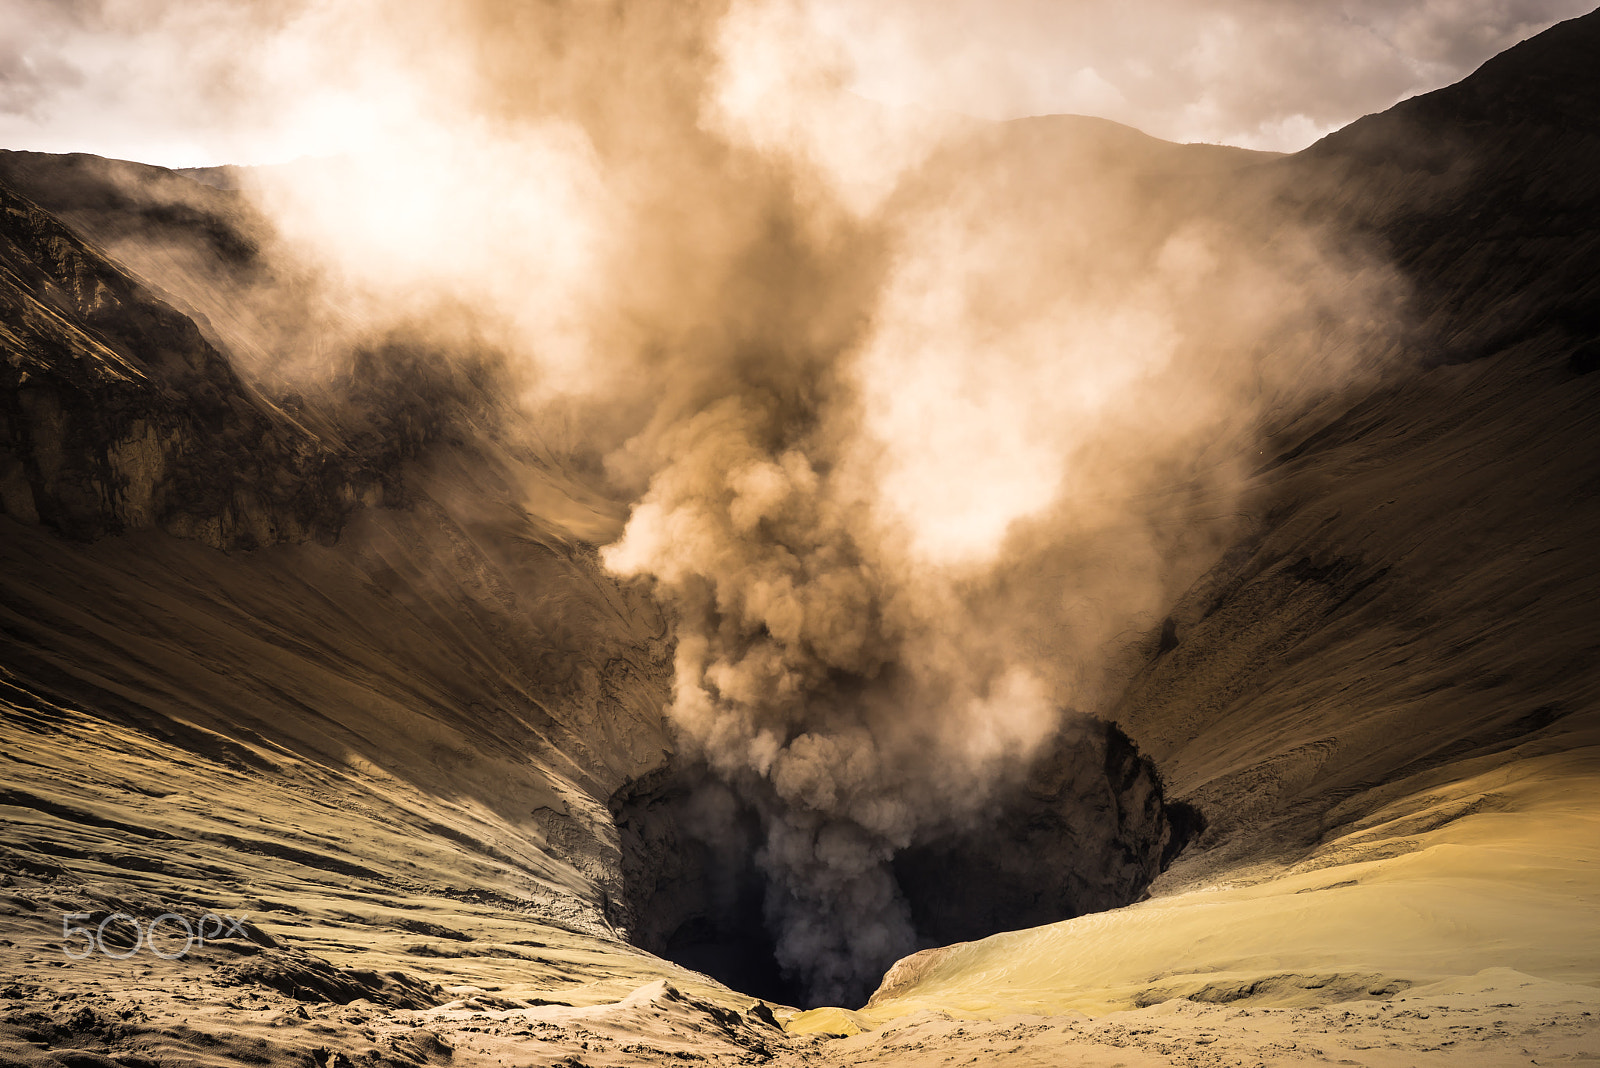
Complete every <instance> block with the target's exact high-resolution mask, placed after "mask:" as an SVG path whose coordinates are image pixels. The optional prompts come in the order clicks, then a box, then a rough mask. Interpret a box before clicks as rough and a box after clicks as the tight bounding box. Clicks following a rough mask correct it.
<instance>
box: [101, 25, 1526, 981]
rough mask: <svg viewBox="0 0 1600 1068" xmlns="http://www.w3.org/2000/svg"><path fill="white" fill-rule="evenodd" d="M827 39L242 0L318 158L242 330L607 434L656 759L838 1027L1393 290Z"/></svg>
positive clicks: (1266, 203) (226, 83)
mask: <svg viewBox="0 0 1600 1068" xmlns="http://www.w3.org/2000/svg"><path fill="white" fill-rule="evenodd" d="M128 10H129V12H130V14H128V16H127V17H129V18H135V16H134V14H132V13H131V12H132V10H133V9H128ZM204 10H206V9H201V11H202V14H196V15H195V16H193V17H194V18H195V19H196V20H198V23H197V24H204V22H205V16H204V14H203V12H204ZM815 14H816V12H815V11H814V10H811V9H802V8H799V7H793V6H786V5H781V4H768V5H741V6H738V7H735V8H733V9H732V10H729V9H728V8H727V7H726V6H725V5H722V4H711V3H703V4H675V5H671V7H670V8H669V7H667V6H665V5H661V6H657V7H647V6H643V5H631V4H607V3H579V4H570V5H565V6H560V7H557V6H551V5H542V6H539V7H532V6H527V5H520V4H511V3H503V2H488V0H479V2H475V3H458V4H451V5H445V6H437V5H431V4H423V3H411V4H392V3H386V4H381V5H380V4H376V3H362V2H357V0H349V2H344V3H337V4H308V5H302V6H298V7H277V6H271V7H269V6H267V5H262V6H260V7H257V8H252V9H251V12H250V15H249V18H250V19H252V20H254V21H249V22H245V23H241V24H240V25H241V26H248V27H249V30H248V33H247V34H246V36H248V37H249V39H250V41H251V42H252V44H251V46H250V49H249V50H248V51H247V54H246V58H247V59H248V60H249V62H246V63H244V65H243V68H242V69H243V70H244V71H246V72H248V71H249V70H251V69H252V66H251V64H252V63H260V64H263V65H265V66H266V67H268V68H271V69H272V70H274V71H277V72H278V75H279V76H278V78H277V79H276V80H272V79H269V80H267V81H265V82H263V84H264V85H265V86H267V87H268V88H272V87H281V86H282V85H283V84H284V83H285V82H286V81H287V80H289V79H287V77H286V76H284V75H283V73H282V72H283V71H285V70H288V71H293V72H295V74H296V75H297V76H298V77H300V78H302V79H303V82H302V83H301V85H300V90H301V91H299V92H298V93H297V94H296V95H295V97H294V100H295V102H296V105H295V106H300V107H306V108H310V109H311V112H310V113H308V114H309V115H310V118H309V119H308V121H315V122H331V123H335V124H338V129H339V130H340V132H345V131H348V132H349V134H350V136H349V138H348V147H349V151H348V152H345V153H342V154H340V155H338V156H334V157H329V158H327V159H323V160H320V161H315V162H309V163H301V164H296V165H292V166H285V167H277V168H266V169H262V170H260V171H257V172H253V173H250V174H248V175H246V176H245V178H244V181H245V183H246V189H247V191H248V193H249V195H250V196H251V198H252V200H253V201H254V203H255V204H257V205H258V206H259V207H260V208H261V209H262V211H263V213H264V215H265V217H266V218H267V219H269V220H270V221H271V223H272V227H271V231H270V233H269V232H268V231H263V240H266V241H268V242H269V248H270V250H271V252H272V254H273V256H274V258H275V262H276V263H277V264H278V271H277V274H278V277H279V278H280V280H283V281H284V282H285V283H286V285H285V287H284V288H272V287H270V286H265V285H264V287H263V288H262V289H261V290H260V291H259V292H257V293H255V294H253V295H252V299H254V300H257V301H258V302H259V306H260V307H261V308H262V309H267V310H264V311H263V312H262V314H261V316H260V321H261V322H262V323H265V322H266V321H268V320H269V319H273V318H274V316H275V315H276V316H277V317H278V319H281V318H282V315H281V312H282V309H283V308H284V307H285V306H287V307H289V308H291V309H292V310H293V315H292V316H291V317H290V318H291V319H292V321H293V322H294V323H295V324H297V325H296V326H295V327H293V328H290V329H288V330H285V329H283V327H282V326H281V323H280V324H279V325H278V326H275V327H274V328H273V329H272V330H271V331H264V332H260V333H258V334H256V335H254V336H253V338H252V339H251V345H252V351H253V352H254V353H255V358H254V360H253V372H254V374H255V375H256V376H257V377H258V379H259V380H260V381H261V382H262V383H264V384H266V385H268V386H270V387H272V388H274V389H277V388H279V387H280V386H282V385H283V384H285V383H288V384H292V385H295V386H296V387H300V388H304V387H307V386H312V387H315V386H316V385H317V383H318V382H319V381H322V380H325V379H327V378H328V377H329V376H330V375H331V374H332V371H333V369H335V368H337V369H339V370H341V371H348V369H349V366H350V365H349V363H348V360H347V359H346V354H348V353H349V352H350V351H351V350H352V349H353V348H354V347H356V346H359V345H362V344H365V343H367V342H369V341H370V340H371V339H373V338H376V337H386V336H394V335H395V334H396V333H404V334H405V335H406V336H408V337H414V338H420V339H421V340H422V341H423V342H425V343H427V344H428V345H429V346H430V352H431V353H432V354H433V355H432V356H431V357H430V358H433V359H437V360H448V359H451V358H452V357H451V356H450V355H449V354H450V353H459V352H460V351H462V349H463V348H464V347H470V348H472V350H473V351H474V352H478V351H481V350H490V351H493V352H495V353H497V354H498V355H497V356H496V359H495V360H494V361H493V366H494V367H495V368H496V371H495V373H496V375H497V376H498V377H497V379H496V381H497V383H498V389H497V392H498V394H499V395H500V396H501V398H502V401H501V403H503V405H504V408H505V410H506V412H508V413H509V414H508V415H507V416H506V417H505V418H504V419H503V420H502V422H501V426H500V429H499V432H500V433H502V434H504V435H506V436H507V437H509V438H511V439H513V440H520V439H524V438H525V439H528V440H533V439H535V438H537V439H538V440H540V441H542V442H544V443H548V442H549V441H551V440H552V438H553V437H554V438H556V439H558V440H559V441H566V442H569V443H573V442H579V441H581V442H584V443H587V444H588V445H589V446H592V447H597V448H598V449H599V450H600V452H601V454H602V455H603V460H604V462H603V473H597V474H596V475H595V478H596V479H597V481H598V483H599V484H600V485H601V486H602V487H603V488H604V490H605V491H606V492H607V493H608V494H610V495H611V496H612V497H613V498H614V499H616V500H617V501H619V502H622V503H624V504H625V505H626V506H627V509H628V519H627V523H626V526H625V528H624V529H622V530H621V531H620V532H617V533H615V535H614V537H613V540H611V541H610V544H608V545H606V547H605V548H604V549H603V550H602V556H603V559H604V561H605V563H606V564H607V566H608V567H609V568H610V569H611V570H613V571H614V572H616V573H617V574H619V575H623V576H636V577H637V578H638V579H639V580H640V581H642V582H646V583H650V584H652V585H653V587H654V588H655V589H656V591H657V592H658V593H659V595H660V596H661V597H662V598H663V599H664V600H665V601H666V603H667V604H668V605H669V606H670V608H671V610H672V612H673V614H674V617H675V620H676V627H677V632H676V633H677V652H676V684H675V691H674V701H673V704H672V706H671V709H670V712H669V715H670V717H671V720H672V725H673V728H674V731H675V736H676V740H677V744H678V746H679V748H680V751H681V753H682V754H683V755H684V756H686V757H693V758H699V759H703V760H704V761H706V762H707V763H708V764H709V765H710V766H711V767H712V768H713V769H715V771H716V773H717V774H718V775H719V776H720V777H721V778H722V779H723V780H724V781H725V782H726V783H727V784H728V785H729V786H730V787H732V788H733V789H734V790H736V791H738V792H739V793H740V794H741V795H743V796H744V797H746V798H747V799H748V801H749V802H750V803H752V804H754V805H756V806H757V807H758V808H759V809H760V811H761V812H762V814H763V818H764V821H765V835H766V840H765V842H764V845H763V847H762V849H761V853H760V861H761V863H762V864H763V866H764V867H765V869H766V870H767V872H768V873H769V875H770V876H771V877H772V879H773V891H772V893H771V894H770V896H769V900H768V902H767V912H768V918H769V921H770V923H771V924H772V926H773V929H774V932H775V935H776V937H777V940H778V954H779V961H780V964H781V965H782V966H783V967H784V968H785V969H786V970H788V971H789V972H790V973H791V975H793V976H794V977H796V978H798V980H799V981H800V982H801V983H802V984H803V985H804V986H805V987H806V988H807V989H808V990H809V991H810V994H811V997H812V998H813V999H814V1000H817V1001H828V1002H836V1003H846V1002H850V1001H852V1000H855V999H858V998H859V997H860V996H861V995H862V994H863V993H864V992H865V991H866V990H867V989H870V987H871V985H872V984H873V983H874V982H875V981H876V979H877V978H878V976H879V975H880V974H881V972H882V970H883V969H884V968H885V967H886V966H887V965H888V964H889V963H891V962H892V961H894V960H895V959H897V958H898V957H900V956H902V955H904V954H906V953H907V952H910V951H911V950H913V949H915V948H918V947H916V946H915V945H914V943H913V935H912V930H911V925H910V922H909V919H908V914H907V910H906V907H905V905H904V902H903V901H901V900H900V898H899V895H898V891H897V888H896V887H895V884H894V881H893V878H892V876H891V875H890V872H889V869H888V861H889V859H890V858H891V857H892V856H893V855H894V853H895V852H896V851H897V850H899V849H902V848H904V847H906V846H907V845H909V844H911V843H913V842H916V841H918V840H919V839H920V838H921V837H923V836H926V835H928V834H929V833H931V832H932V831H934V830H936V829H938V828H941V827H947V826H949V825H950V824H952V823H959V822H960V821H961V820H963V819H965V818H969V817H970V816H971V815H972V814H973V813H974V812H976V811H977V810H978V809H979V808H980V807H981V805H982V802H983V800H984V799H985V797H986V795H987V792H988V790H989V789H990V788H991V787H992V785H993V784H994V783H996V782H998V781H1000V779H1001V778H1002V777H1004V776H1006V775H1009V774H1014V773H1016V772H1017V771H1019V770H1020V769H1022V768H1023V767H1025V766H1026V763H1027V761H1028V759H1029V757H1030V755H1031V754H1032V753H1033V751H1034V749H1035V747H1037V746H1038V745H1039V744H1040V743H1041V742H1043V741H1044V740H1045V739H1047V738H1049V737H1050V736H1051V735H1052V734H1053V733H1054V732H1055V731H1056V729H1057V728H1058V727H1059V726H1060V724H1061V721H1062V716H1063V714H1064V710H1067V709H1076V710H1080V711H1085V712H1092V711H1095V710H1097V708H1098V702H1099V701H1100V700H1101V696H1102V693H1101V691H1102V687H1103V680H1104V677H1105V674H1106V672H1107V671H1108V670H1109V668H1108V665H1109V664H1111V663H1112V659H1113V656H1112V654H1113V652H1114V650H1115V648H1116V647H1117V645H1118V643H1119V642H1127V641H1129V640H1132V639H1133V638H1134V637H1136V636H1137V635H1138V634H1140V633H1143V632H1146V631H1148V630H1150V628H1152V627H1155V626H1157V625H1158V624H1159V619H1158V615H1157V614H1158V613H1159V612H1160V611H1161V610H1162V607H1163V605H1165V604H1167V603H1168V602H1169V601H1170V598H1171V594H1172V591H1173V590H1174V589H1177V588H1182V587H1183V586H1185V585H1187V583H1188V581H1190V580H1191V579H1192V578H1193V577H1194V576H1195V575H1196V574H1197V573H1198V572H1199V571H1200V570H1201V569H1203V568H1204V567H1205V566H1207V565H1208V564H1209V563H1210V562H1211V560H1212V555H1213V554H1214V552H1215V551H1216V548H1217V546H1219V545H1220V544H1221V543H1222V542H1223V541H1224V540H1225V539H1226V538H1227V536H1228V535H1230V534H1231V533H1233V531H1232V527H1231V522H1232V521H1231V519H1230V516H1231V514H1232V512H1233V503H1234V496H1235V494H1236V492H1237V490H1236V487H1237V483H1238V479H1239V475H1240V474H1241V472H1242V471H1244V470H1247V469H1248V467H1249V466H1250V465H1251V463H1252V462H1253V458H1254V456H1255V446H1254V441H1255V436H1256V435H1257V434H1258V433H1259V431H1260V428H1261V424H1262V420H1263V419H1265V418H1268V417H1269V416H1270V413H1271V412H1272V411H1273V410H1275V409H1276V408H1277V407H1279V406H1288V405H1291V404H1293V403H1294V402H1296V401H1298V400H1303V399H1304V398H1305V397H1307V396H1309V395H1311V394H1313V393H1315V392H1316V391H1320V390H1325V389H1330V388H1336V387H1338V386H1339V385H1340V384H1342V383H1345V382H1348V381H1350V380H1352V379H1353V378H1355V377H1358V376H1364V375H1371V374H1376V373H1379V372H1380V370H1381V365H1382V362H1383V360H1384V359H1385V358H1386V356H1387V354H1388V353H1389V352H1390V351H1391V349H1392V347H1393V345H1394V341H1393V338H1394V337H1396V336H1398V333H1399V330H1398V328H1399V327H1400V326H1401V321H1402V316H1401V315H1400V312H1399V310H1398V309H1399V308H1400V307H1401V306H1402V304H1403V301H1404V297H1405V294H1404V293H1403V292H1402V291H1401V290H1400V289H1399V287H1398V285H1397V283H1396V281H1395V279H1394V276H1393V275H1392V273H1391V272H1390V271H1389V270H1388V269H1387V267H1386V266H1385V265H1384V264H1383V263H1382V262H1381V260H1379V259H1377V258H1376V257H1374V256H1373V254H1372V253H1371V251H1370V250H1366V249H1360V248H1348V247H1335V246H1334V245H1333V244H1332V243H1331V242H1329V241H1328V240H1326V239H1325V238H1324V237H1323V236H1322V235H1320V234H1319V233H1317V232H1315V231H1313V230H1310V229H1308V228H1306V227H1305V226H1304V225H1302V224H1291V223H1290V222H1288V221H1287V219H1280V218H1277V217H1276V216H1275V214H1274V211H1273V208H1272V199H1271V196H1270V192H1271V191H1270V190H1258V191H1257V192H1258V193H1259V195H1257V196H1254V197H1248V198H1244V201H1243V202H1242V201H1241V199H1239V198H1237V197H1235V198H1230V197H1229V196H1228V195H1226V194H1225V193H1224V192H1223V191H1222V189H1223V186H1224V185H1225V184H1231V185H1239V184H1241V183H1240V181H1238V180H1237V179H1236V178H1233V177H1230V179H1229V180H1228V182H1227V183H1224V182H1222V181H1220V180H1219V179H1218V177H1217V176H1218V175H1220V174H1223V173H1229V174H1244V173H1246V172H1248V169H1249V167H1250V164H1251V162H1252V161H1251V159H1250V157H1249V156H1248V155H1247V154H1242V153H1241V154H1238V155H1234V156H1229V157H1227V158H1226V159H1223V158H1220V157H1219V161H1218V163H1217V165H1216V168H1215V170H1214V171H1213V172H1210V173H1191V172H1182V173H1171V172H1164V171H1161V170H1160V169H1159V168H1157V169H1156V170H1154V171H1152V170H1151V169H1150V168H1149V166H1148V162H1147V160H1148V158H1149V157H1148V156H1147V155H1146V154H1145V153H1144V150H1143V149H1142V148H1138V147H1136V146H1135V144H1134V142H1131V141H1129V138H1136V137H1137V135H1134V134H1132V133H1131V131H1126V130H1120V129H1117V128H1113V127H1108V126H1102V125H1094V124H1089V125H1084V126H1081V127H1073V128H1072V131H1073V132H1072V133H1071V136H1068V137H1059V136H1058V137H1052V138H1042V137H1039V136H1037V135H1038V131H1039V130H1040V129H1041V128H1040V127H1037V126H1034V125H1030V123H1040V122H1047V121H1051V120H1028V121H1026V122H1019V123H1012V124H1007V125H1004V126H992V125H989V124H986V123H981V122H976V121H971V120H959V119H955V118H950V117H941V116H940V115H938V114H936V113H932V112H928V111H924V110H919V109H893V108H886V107H882V106H879V105H874V104H869V103H866V102H864V101H862V100H861V99H860V98H858V97H856V96H854V95H852V94H851V93H849V92H848V91H847V88H848V85H849V79H848V77H847V74H848V72H849V71H850V69H851V65H852V63H853V62H855V61H854V60H852V59H851V58H850V57H849V56H848V55H847V54H844V53H841V52H840V50H839V49H838V48H837V47H835V46H833V45H831V44H830V43H829V42H828V41H827V40H826V39H825V38H823V37H818V36H815V35H814V32H813V31H814V16H815ZM1007 17H1008V18H1009V17H1010V16H1009V15H1008V16H1007ZM136 21H137V20H136ZM1517 25H1519V26H1520V25H1521V23H1517ZM172 30H173V26H172V25H171V24H170V22H169V23H165V24H163V26H162V32H170V31H172ZM182 30H183V28H182V27H181V26H180V27H177V32H178V36H177V38H174V39H182ZM152 32H153V31H152ZM241 32H245V31H241ZM260 40H265V41H267V42H269V44H268V45H267V46H266V47H265V50H264V52H263V51H261V46H260V44H259V41H260ZM802 45H804V46H807V47H801V46H802ZM214 54H218V53H208V55H214ZM307 86H310V87H312V88H311V89H307V88H306V87H307ZM213 88H214V89H215V91H216V93H217V94H218V95H219V96H220V97H224V98H226V99H228V100H230V101H231V102H232V104H231V105H230V106H233V107H235V108H242V109H246V110H248V109H249V108H251V107H261V108H270V107H272V106H274V105H275V103H281V101H277V102H275V101H274V100H272V99H270V98H267V99H261V100H257V99H255V98H254V97H253V96H252V89H253V86H252V85H251V84H249V83H248V81H247V80H246V79H245V78H244V77H242V76H238V75H227V74H226V72H222V71H219V72H218V73H217V81H216V84H215V85H214V86H213ZM313 90H314V91H313ZM319 101H320V102H321V103H320V104H319V103H318V102H319ZM340 101H343V102H344V104H342V105H338V102H340ZM336 105H338V106H336ZM346 105H348V107H349V108H350V109H351V110H349V111H344V112H341V111H340V110H339V107H340V106H346ZM319 108H322V109H323V110H318V109H319ZM329 109H331V110H329ZM1046 142H1048V143H1046ZM1139 144H1142V142H1139ZM1051 146H1054V147H1051ZM1041 154H1043V155H1041ZM1242 184H1243V186H1244V187H1245V188H1248V181H1247V180H1246V181H1244V182H1243V183H1242ZM308 280H314V282H315V284H314V285H313V284H312V283H311V282H310V281H308ZM290 282H293V285H292V286H291V285H288V283H290ZM310 294H314V295H310ZM275 321H276V320H275ZM244 332H245V333H246V334H248V333H249V330H248V329H244ZM557 425H559V426H560V427H561V428H563V429H562V430H561V433H560V434H559V435H555V434H554V432H553V431H552V428H553V427H556V426H557ZM1040 576H1048V577H1049V581H1048V582H1043V581H1040V579H1039V577H1040Z"/></svg>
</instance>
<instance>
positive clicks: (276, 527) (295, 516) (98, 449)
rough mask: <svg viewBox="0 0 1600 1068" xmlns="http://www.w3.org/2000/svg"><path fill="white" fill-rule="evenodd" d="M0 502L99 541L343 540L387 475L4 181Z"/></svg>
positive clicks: (234, 543) (9, 510)
mask: <svg viewBox="0 0 1600 1068" xmlns="http://www.w3.org/2000/svg"><path fill="white" fill-rule="evenodd" d="M0 357H3V363H0V508H3V510H4V511H5V513H6V514H9V515H11V516H13V517H16V518H20V519H23V520H26V521H30V522H43V523H45V524H46V525H48V526H49V527H51V528H52V529H54V530H56V531H57V532H58V533H60V534H63V535H66V536H68V537H72V538H79V539H90V538H95V537H98V536H100V535H103V534H108V533H117V532H121V531H127V530H137V529H145V528H152V527H154V528H160V529H163V530H166V531H168V532H170V533H173V534H177V535H179V536H183V537H190V538H197V539H199V540H202V541H205V542H207V543H208V544H211V545H213V546H216V547H218V548H223V549H249V548H255V547H258V546H264V545H271V544H275V543H279V542H286V541H303V540H308V539H319V540H324V541H328V540H332V539H333V538H335V537H336V536H337V535H338V532H339V529H340V527H341V525H342V524H343V522H344V518H345V516H346V515H347V514H348V512H349V511H350V509H351V508H352V507H354V506H356V505H357V504H358V503H362V502H365V503H376V502H377V501H379V500H381V497H382V490H381V485H380V482H381V480H380V478H379V476H378V474H377V473H376V472H375V471H373V470H371V469H365V470H363V465H361V464H360V463H358V462H357V461H356V459H355V457H354V456H353V455H352V454H351V453H350V452H349V451H348V450H346V449H343V448H341V447H339V446H336V445H334V444H330V443H329V442H327V441H325V440H323V439H321V438H319V437H318V436H316V435H314V434H313V433H311V432H310V431H309V430H307V429H306V428H305V427H303V426H301V425H300V424H299V423H297V422H296V421H295V420H294V419H293V418H292V417H290V416H289V415H288V414H286V413H285V412H283V411H281V410H280V409H278V408H276V407H275V406H273V405H272V404H271V403H269V402H268V401H266V400H265V399H264V398H262V397H261V396H260V395H259V394H257V393H256V392H255V391H254V390H252V389H251V388H249V387H248V386H247V385H246V384H245V383H244V382H243V381H242V380H241V379H240V378H239V376H238V375H237V374H236V373H235V372H234V370H233V368H232V367H231V366H230V364H229V363H228V361H227V359H226V358H225V357H224V356H223V355H222V353H220V352H219V351H218V350H217V349H216V348H215V347H214V346H213V345H212V344H211V343H210V342H208V341H207V340H206V339H205V337H204V336H202V334H201V332H200V330H199V328H198V327H197V326H196V325H195V323H194V322H193V321H191V320H190V319H189V318H187V317H186V316H184V315H182V314H180V313H179V312H177V311H176V310H174V309H173V308H172V307H171V306H169V305H168V304H166V303H164V302H163V301H161V300H159V299H158V298H157V297H156V296H155V295H154V294H153V293H151V292H150V291H149V290H148V288H146V287H145V286H144V285H143V284H142V283H140V282H138V281H136V280H135V279H133V278H131V277H130V276H128V275H127V274H126V273H124V272H123V271H122V270H120V269H119V268H118V267H117V266H116V265H115V264H113V263H111V262H110V261H109V260H107V259H106V258H105V257H104V256H102V255H101V254H100V253H99V252H97V251H96V250H95V249H94V248H93V247H91V246H89V245H88V244H86V243H85V242H83V241H82V240H80V239H79V238H77V237H76V236H75V235H74V234H73V233H72V232H71V231H70V230H68V229H67V227H66V226H64V225H63V224H62V223H60V222H59V221H58V220H56V219H55V218H54V217H52V216H51V215H49V214H48V213H46V212H45V211H43V210H41V209H40V208H38V207H37V206H35V205H34V204H33V203H31V202H30V201H28V200H27V199H26V198H24V197H22V196H21V195H20V194H18V193H16V192H14V191H12V190H11V189H8V188H5V187H3V186H0Z"/></svg>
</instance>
